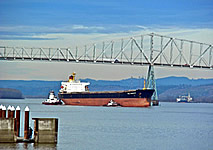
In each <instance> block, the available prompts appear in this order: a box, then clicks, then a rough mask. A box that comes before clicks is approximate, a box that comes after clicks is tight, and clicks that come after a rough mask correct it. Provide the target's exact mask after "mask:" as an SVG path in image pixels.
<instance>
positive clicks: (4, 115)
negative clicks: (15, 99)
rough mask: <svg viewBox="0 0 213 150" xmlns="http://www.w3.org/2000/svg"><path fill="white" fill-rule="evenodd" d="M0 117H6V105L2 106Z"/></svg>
mask: <svg viewBox="0 0 213 150" xmlns="http://www.w3.org/2000/svg"><path fill="white" fill-rule="evenodd" d="M2 118H6V107H5V106H3V107H2Z"/></svg>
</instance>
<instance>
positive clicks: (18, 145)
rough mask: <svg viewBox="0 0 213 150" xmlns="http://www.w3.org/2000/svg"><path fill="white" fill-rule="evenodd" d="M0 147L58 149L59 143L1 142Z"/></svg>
mask: <svg viewBox="0 0 213 150" xmlns="http://www.w3.org/2000/svg"><path fill="white" fill-rule="evenodd" d="M0 149H4V150H7V149H8V150H9V149H20V150H21V149H24V150H30V149H48V150H57V144H37V143H0Z"/></svg>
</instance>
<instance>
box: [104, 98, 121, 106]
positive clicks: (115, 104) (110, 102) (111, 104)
mask: <svg viewBox="0 0 213 150" xmlns="http://www.w3.org/2000/svg"><path fill="white" fill-rule="evenodd" d="M104 106H107V107H118V106H121V105H120V104H118V103H116V102H115V101H113V100H112V99H111V100H110V101H109V102H108V104H107V105H104Z"/></svg>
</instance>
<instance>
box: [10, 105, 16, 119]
mask: <svg viewBox="0 0 213 150" xmlns="http://www.w3.org/2000/svg"><path fill="white" fill-rule="evenodd" d="M10 111H11V112H10V118H15V108H14V106H12V107H11V109H10Z"/></svg>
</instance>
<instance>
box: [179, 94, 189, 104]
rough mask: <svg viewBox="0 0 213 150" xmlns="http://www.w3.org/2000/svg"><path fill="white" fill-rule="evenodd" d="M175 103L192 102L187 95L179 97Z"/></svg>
mask: <svg viewBox="0 0 213 150" xmlns="http://www.w3.org/2000/svg"><path fill="white" fill-rule="evenodd" d="M176 101H177V103H190V102H192V98H191V96H190V93H188V96H179V97H178V98H177V99H176Z"/></svg>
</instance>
